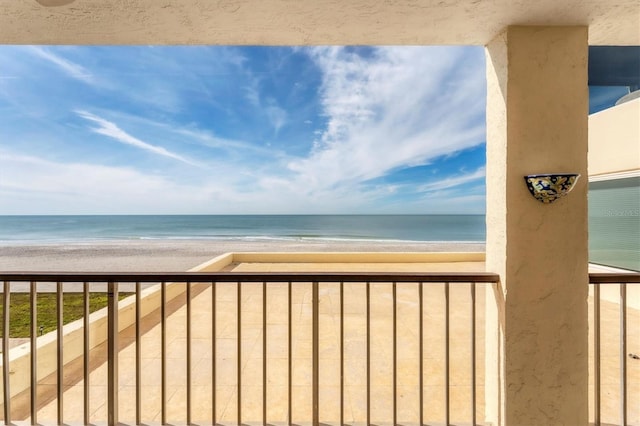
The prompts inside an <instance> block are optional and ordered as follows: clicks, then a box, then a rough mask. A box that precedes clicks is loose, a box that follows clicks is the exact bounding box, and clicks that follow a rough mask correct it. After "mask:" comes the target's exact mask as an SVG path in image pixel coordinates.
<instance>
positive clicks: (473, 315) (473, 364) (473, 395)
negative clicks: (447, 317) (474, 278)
mask: <svg viewBox="0 0 640 426" xmlns="http://www.w3.org/2000/svg"><path fill="white" fill-rule="evenodd" d="M471 426H476V283H474V282H473V283H471Z"/></svg>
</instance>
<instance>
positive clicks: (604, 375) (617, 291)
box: [589, 273, 640, 426]
mask: <svg viewBox="0 0 640 426" xmlns="http://www.w3.org/2000/svg"><path fill="white" fill-rule="evenodd" d="M589 281H590V283H591V284H592V289H591V293H592V294H591V296H592V303H591V304H590V308H591V311H592V320H591V321H590V324H591V325H592V329H593V330H592V331H591V335H590V338H591V339H592V343H593V344H592V348H593V349H592V352H591V353H590V355H591V356H592V359H593V362H592V374H591V383H592V386H593V397H592V407H593V417H592V418H593V420H594V424H595V425H598V426H599V425H605V424H606V425H609V424H617V425H630V424H640V274H638V273H635V274H631V273H630V274H625V273H597V274H590V277H589ZM629 287H633V289H632V291H634V293H633V294H632V295H631V297H629V294H628V288H629ZM629 305H631V307H629ZM616 317H617V318H616ZM616 320H617V322H618V324H619V326H618V327H615V325H616ZM630 324H631V327H632V330H629V325H630ZM603 330H604V333H603ZM630 336H631V337H632V338H633V339H634V341H633V344H632V347H630V345H629V343H630V342H629V340H630ZM603 350H606V353H604V354H603ZM616 361H617V362H616ZM629 361H631V362H633V363H634V365H633V368H632V370H631V371H630V369H629V368H628V365H629ZM630 385H631V387H632V393H633V396H632V398H630V392H629V390H630ZM616 387H618V392H617V393H616V389H615V388H616ZM603 402H604V404H603ZM603 405H604V406H603ZM616 405H617V407H616ZM603 408H604V410H603Z"/></svg>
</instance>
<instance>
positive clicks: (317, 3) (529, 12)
mask: <svg viewBox="0 0 640 426" xmlns="http://www.w3.org/2000/svg"><path fill="white" fill-rule="evenodd" d="M509 25H554V26H555V25H569V26H572V25H585V26H589V44H591V45H640V2H638V1H637V0H615V1H601V0H565V1H558V0H537V1H523V0H444V1H443V0H395V1H393V0H390V1H372V0H349V1H344V0H217V1H213V0H0V44H125V45H126V44H178V45H180V44H214V45H215V44H223V45H224V44H234V45H345V44H362V45H364V44H366V45H378V44H381V45H440V44H444V45H485V44H487V43H488V42H489V41H490V40H491V39H493V38H494V37H495V36H496V35H497V34H499V33H500V32H501V31H502V30H503V29H504V28H505V27H507V26H509Z"/></svg>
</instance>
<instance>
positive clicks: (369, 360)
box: [366, 281, 371, 426]
mask: <svg viewBox="0 0 640 426" xmlns="http://www.w3.org/2000/svg"><path fill="white" fill-rule="evenodd" d="M370 287H371V284H370V282H369V281H367V284H366V294H367V296H366V302H367V322H366V323H367V426H369V425H371V306H370V301H371V289H370Z"/></svg>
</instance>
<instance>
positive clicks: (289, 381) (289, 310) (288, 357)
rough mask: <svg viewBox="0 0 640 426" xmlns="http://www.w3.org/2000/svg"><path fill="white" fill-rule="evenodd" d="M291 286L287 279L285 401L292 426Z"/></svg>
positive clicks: (290, 425)
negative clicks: (286, 399)
mask: <svg viewBox="0 0 640 426" xmlns="http://www.w3.org/2000/svg"><path fill="white" fill-rule="evenodd" d="M291 287H292V285H291V281H289V284H288V288H287V300H288V303H287V305H288V306H289V308H288V312H287V315H288V320H287V321H288V323H287V327H288V331H287V339H288V342H287V350H288V352H289V354H288V356H287V364H288V365H287V369H288V371H287V387H288V388H287V398H288V401H287V411H288V412H287V418H288V419H289V426H292V424H293V419H292V416H293V413H292V410H293V408H292V393H291V391H292V389H291V380H292V368H291V364H292V359H291V355H292V353H291V352H292V345H291V340H292V333H291V332H292V330H291V314H292V312H291V311H292V310H293V308H292V306H291V304H292V302H293V300H292V298H291V292H292V288H291Z"/></svg>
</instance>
